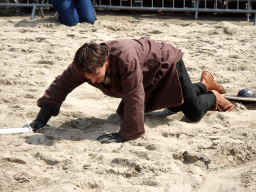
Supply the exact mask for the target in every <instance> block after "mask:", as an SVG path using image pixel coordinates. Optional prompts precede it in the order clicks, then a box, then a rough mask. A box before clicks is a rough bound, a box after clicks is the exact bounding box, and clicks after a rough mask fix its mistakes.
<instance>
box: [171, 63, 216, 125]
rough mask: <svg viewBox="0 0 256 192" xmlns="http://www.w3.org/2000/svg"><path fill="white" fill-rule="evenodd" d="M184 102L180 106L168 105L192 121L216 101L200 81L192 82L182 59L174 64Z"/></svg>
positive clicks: (196, 119)
mask: <svg viewBox="0 0 256 192" xmlns="http://www.w3.org/2000/svg"><path fill="white" fill-rule="evenodd" d="M176 69H177V72H178V76H179V80H180V84H181V87H182V93H183V97H184V103H183V104H182V105H181V106H180V107H170V108H168V109H170V110H171V111H173V112H178V111H182V112H183V113H184V115H185V116H186V117H187V118H188V119H190V120H191V121H193V122H196V121H199V120H200V119H201V118H202V117H203V116H204V115H205V114H206V113H207V111H208V110H209V109H210V108H211V107H212V106H213V105H214V104H215V103H216V97H215V95H214V94H213V93H212V92H207V90H206V87H205V85H204V84H202V83H192V82H191V80H190V78H189V76H188V73H187V70H186V67H185V65H184V63H183V61H182V59H181V60H180V61H179V62H178V63H177V64H176Z"/></svg>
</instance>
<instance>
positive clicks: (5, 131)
mask: <svg viewBox="0 0 256 192" xmlns="http://www.w3.org/2000/svg"><path fill="white" fill-rule="evenodd" d="M28 131H31V129H30V128H29V127H22V128H10V129H0V134H8V133H25V132H28Z"/></svg>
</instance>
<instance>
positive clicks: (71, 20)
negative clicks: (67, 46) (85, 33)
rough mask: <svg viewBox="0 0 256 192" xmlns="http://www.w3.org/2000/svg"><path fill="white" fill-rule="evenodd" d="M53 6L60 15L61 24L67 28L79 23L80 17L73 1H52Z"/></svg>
mask: <svg viewBox="0 0 256 192" xmlns="http://www.w3.org/2000/svg"><path fill="white" fill-rule="evenodd" d="M51 2H52V5H53V6H54V8H55V9H56V10H57V11H58V13H59V18H58V19H59V22H60V23H61V24H64V25H67V26H75V25H76V24H77V23H79V16H78V14H77V11H76V7H75V4H74V2H73V0H51Z"/></svg>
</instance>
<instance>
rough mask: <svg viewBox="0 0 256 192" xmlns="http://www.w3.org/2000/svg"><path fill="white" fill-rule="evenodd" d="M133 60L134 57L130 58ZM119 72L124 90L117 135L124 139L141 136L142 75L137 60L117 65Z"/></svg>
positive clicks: (142, 126) (142, 111)
mask: <svg viewBox="0 0 256 192" xmlns="http://www.w3.org/2000/svg"><path fill="white" fill-rule="evenodd" d="M131 58H134V57H131ZM118 65H119V67H120V71H121V75H122V77H121V82H122V86H123V90H124V94H123V95H124V96H123V98H122V105H121V106H120V107H122V108H123V109H122V110H123V117H122V118H123V121H122V123H121V129H120V131H119V134H120V135H121V136H122V137H123V138H125V139H134V138H137V137H140V136H142V135H143V134H144V133H145V130H144V101H145V92H144V88H143V75H142V70H141V67H140V64H139V63H138V60H137V59H136V58H135V59H131V60H130V59H128V60H125V62H122V61H120V62H119V63H118Z"/></svg>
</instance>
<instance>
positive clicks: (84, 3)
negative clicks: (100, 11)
mask: <svg viewBox="0 0 256 192" xmlns="http://www.w3.org/2000/svg"><path fill="white" fill-rule="evenodd" d="M73 2H74V4H75V7H76V10H77V13H78V15H79V22H80V23H84V22H87V23H91V24H94V22H95V12H94V9H93V5H92V2H91V0H74V1H73Z"/></svg>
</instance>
